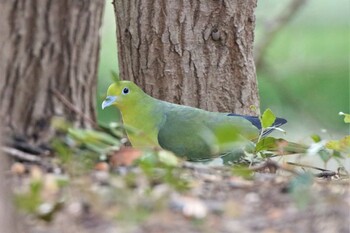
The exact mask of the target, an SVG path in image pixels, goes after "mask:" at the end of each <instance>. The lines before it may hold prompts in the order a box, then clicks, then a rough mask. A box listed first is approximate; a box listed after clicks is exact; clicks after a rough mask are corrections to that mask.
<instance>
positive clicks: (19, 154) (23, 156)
mask: <svg viewBox="0 0 350 233" xmlns="http://www.w3.org/2000/svg"><path fill="white" fill-rule="evenodd" d="M1 150H2V151H3V152H5V153H7V154H8V155H10V156H12V157H14V158H16V159H19V160H23V161H26V162H33V163H39V162H41V159H40V157H39V156H36V155H33V154H29V153H26V152H23V151H20V150H17V149H15V148H12V147H7V146H3V147H1Z"/></svg>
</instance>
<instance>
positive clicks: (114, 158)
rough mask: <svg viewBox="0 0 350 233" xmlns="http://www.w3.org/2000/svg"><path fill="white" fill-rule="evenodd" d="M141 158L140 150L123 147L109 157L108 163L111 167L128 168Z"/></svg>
mask: <svg viewBox="0 0 350 233" xmlns="http://www.w3.org/2000/svg"><path fill="white" fill-rule="evenodd" d="M141 156H142V151H141V150H139V149H135V148H132V147H124V148H121V149H120V150H119V151H117V152H116V153H114V154H113V155H111V156H110V159H109V163H110V165H111V166H112V167H118V166H130V165H131V164H132V163H133V162H134V161H135V160H136V159H138V158H139V157H141Z"/></svg>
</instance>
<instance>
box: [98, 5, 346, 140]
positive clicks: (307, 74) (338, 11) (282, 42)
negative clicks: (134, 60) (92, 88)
mask: <svg viewBox="0 0 350 233" xmlns="http://www.w3.org/2000/svg"><path fill="white" fill-rule="evenodd" d="M288 3H289V1H287V0H282V1H281V0H258V7H257V9H256V24H257V25H256V26H257V27H256V32H255V43H256V44H258V43H259V40H260V38H261V37H262V36H264V25H265V23H266V21H267V20H270V19H271V18H274V16H275V15H276V14H278V13H280V11H281V9H283V8H285V7H286V5H287V4H288ZM349 13H350V1H348V0H337V1H328V0H309V1H307V3H306V4H305V5H304V6H303V7H302V8H301V10H300V11H298V13H297V14H296V15H295V16H294V17H293V18H292V20H291V21H290V22H289V23H288V24H287V25H286V26H285V27H284V28H283V29H282V30H281V31H280V32H279V33H278V34H277V36H276V37H275V39H274V40H273V41H272V43H271V45H270V46H269V47H268V50H267V52H266V54H265V57H264V60H265V63H264V64H265V65H264V66H262V67H261V68H260V69H258V70H257V76H258V82H259V93H260V101H261V109H262V110H264V109H265V108H268V107H269V108H271V109H272V110H273V111H274V112H275V113H276V115H278V116H281V117H284V118H286V119H288V121H289V122H288V124H287V125H286V126H285V127H283V128H284V129H285V130H286V131H287V135H286V136H284V137H286V138H287V139H294V140H295V139H298V140H304V139H306V138H309V136H310V135H311V134H314V133H316V134H320V135H321V136H324V137H326V138H329V137H334V136H337V135H339V134H340V135H343V134H349V127H348V126H347V125H345V124H344V123H343V118H342V117H340V116H339V115H338V112H340V111H343V112H347V113H348V112H350V109H349V108H350V96H349V90H350V86H349V85H350V84H349V78H350V77H349V74H350V73H349V72H350V71H349V65H350V62H349V56H350V55H349V54H350V52H349V51H350V48H349V47H350V37H349V33H350V30H349V26H350V25H349ZM115 32H116V28H115V19H114V12H113V7H112V4H107V5H106V8H105V15H104V21H103V28H102V35H101V36H102V38H101V41H102V44H101V52H100V64H99V72H98V77H99V83H98V93H97V98H98V100H97V101H98V120H99V122H109V121H113V120H114V121H115V120H117V119H118V112H117V111H116V110H115V109H112V108H109V109H107V110H104V111H103V112H102V110H101V107H100V106H101V102H102V98H103V97H104V95H105V92H106V89H107V87H108V85H109V84H110V83H111V78H110V77H111V70H114V71H117V72H118V66H117V48H116V34H115ZM324 129H325V130H327V131H326V132H325V130H324ZM280 136H281V135H280Z"/></svg>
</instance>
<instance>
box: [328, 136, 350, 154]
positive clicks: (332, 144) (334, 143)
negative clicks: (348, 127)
mask: <svg viewBox="0 0 350 233" xmlns="http://www.w3.org/2000/svg"><path fill="white" fill-rule="evenodd" d="M326 148H328V149H331V150H335V151H339V152H345V153H350V136H349V135H348V136H345V137H343V138H342V139H340V140H330V141H328V142H327V144H326Z"/></svg>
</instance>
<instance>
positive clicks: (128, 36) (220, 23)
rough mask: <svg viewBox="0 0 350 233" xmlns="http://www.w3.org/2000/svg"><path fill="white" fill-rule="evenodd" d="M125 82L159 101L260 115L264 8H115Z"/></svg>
mask: <svg viewBox="0 0 350 233" xmlns="http://www.w3.org/2000/svg"><path fill="white" fill-rule="evenodd" d="M113 4H114V8H115V14H116V22H117V41H118V50H119V51H118V52H119V68H120V75H121V77H122V78H123V79H128V80H132V81H135V82H136V83H137V84H138V85H140V86H142V87H143V89H144V90H145V91H146V92H147V93H149V94H151V95H152V96H154V97H157V98H160V99H164V100H167V101H170V102H176V103H181V104H186V105H191V106H196V107H200V108H203V109H207V110H211V111H227V112H236V113H243V114H256V111H254V110H252V109H251V108H249V106H251V105H254V106H257V107H259V97H258V91H257V81H256V73H255V66H254V58H253V39H254V32H253V30H254V27H255V16H254V9H255V7H256V0H231V1H226V0H220V1H214V0H209V1H207V0H190V1H183V0H182V1H173V0H135V1H129V0H115V1H114V2H113Z"/></svg>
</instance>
